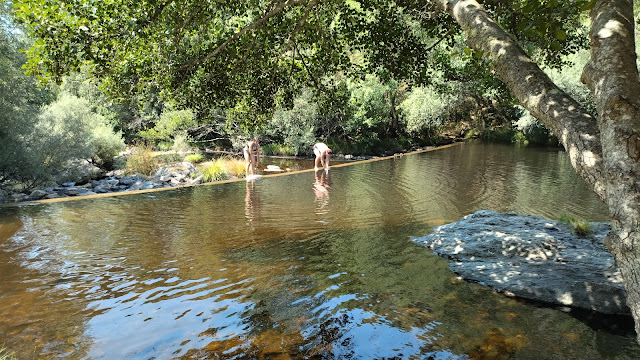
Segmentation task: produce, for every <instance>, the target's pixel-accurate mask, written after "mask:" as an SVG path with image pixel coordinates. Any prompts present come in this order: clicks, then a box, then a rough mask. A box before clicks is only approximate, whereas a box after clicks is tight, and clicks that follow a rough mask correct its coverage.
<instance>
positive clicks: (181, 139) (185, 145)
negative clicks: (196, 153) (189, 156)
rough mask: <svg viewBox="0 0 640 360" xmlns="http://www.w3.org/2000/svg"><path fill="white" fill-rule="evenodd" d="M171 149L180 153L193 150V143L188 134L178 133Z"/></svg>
mask: <svg viewBox="0 0 640 360" xmlns="http://www.w3.org/2000/svg"><path fill="white" fill-rule="evenodd" d="M171 150H173V151H176V152H179V153H188V152H191V151H193V148H192V147H191V144H189V137H188V136H187V135H186V134H178V135H176V137H175V138H174V140H173V146H171Z"/></svg>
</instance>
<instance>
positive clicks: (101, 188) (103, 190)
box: [93, 185, 109, 194]
mask: <svg viewBox="0 0 640 360" xmlns="http://www.w3.org/2000/svg"><path fill="white" fill-rule="evenodd" d="M93 191H95V192H96V193H98V194H104V193H108V192H109V188H108V187H106V186H104V185H98V186H96V187H94V188H93Z"/></svg>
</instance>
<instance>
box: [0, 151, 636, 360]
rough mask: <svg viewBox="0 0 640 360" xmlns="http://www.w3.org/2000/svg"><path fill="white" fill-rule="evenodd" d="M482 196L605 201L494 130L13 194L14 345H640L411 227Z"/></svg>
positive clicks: (443, 348)
mask: <svg viewBox="0 0 640 360" xmlns="http://www.w3.org/2000/svg"><path fill="white" fill-rule="evenodd" d="M540 194H544V196H540ZM485 208H488V209H493V210H497V211H504V210H514V211H518V212H524V213H533V214H536V215H545V216H551V217H557V216H559V215H561V214H564V213H571V214H575V215H576V216H580V217H583V218H587V219H589V220H604V219H606V216H607V215H606V208H605V207H604V205H603V204H601V203H600V202H599V201H598V200H597V199H596V198H595V196H593V195H592V194H591V193H590V192H589V191H588V189H587V188H586V185H585V184H583V183H582V182H581V181H579V179H577V178H576V177H575V174H574V172H573V170H571V168H570V164H569V162H568V160H567V159H566V156H565V155H564V154H563V153H558V152H557V151H547V150H531V151H529V150H527V151H519V150H514V149H513V148H508V147H499V146H485V145H464V146H459V147H456V148H450V149H447V150H442V151H436V152H432V153H425V154H418V155H413V156H404V157H401V158H398V159H391V160H384V161H379V162H374V163H365V164H359V165H354V166H346V167H336V168H332V169H331V170H330V171H329V172H327V173H324V172H319V173H315V174H314V173H312V172H307V173H300V174H294V175H290V176H281V177H273V178H263V179H261V180H255V181H249V182H235V183H228V184H222V185H217V186H205V187H194V188H188V189H179V190H175V191H167V192H158V193H149V194H139V195H131V196H127V197H114V198H101V199H92V200H85V201H76V202H66V203H56V204H39V205H35V206H21V207H16V208H11V209H1V210H0V214H1V215H0V219H1V220H0V224H1V226H2V227H1V230H0V234H2V238H0V284H2V287H1V288H0V339H1V341H0V343H4V345H5V347H6V348H7V349H8V350H9V351H11V352H14V353H15V354H16V355H17V356H18V358H20V359H22V358H25V359H29V358H44V359H47V358H56V357H63V358H70V359H84V358H92V359H116V358H134V359H135V358H140V359H148V358H157V359H161V358H162V359H164V358H230V359H245V358H264V359H267V358H305V359H306V358H322V359H345V358H359V359H360V358H361V359H374V358H375V359H382V358H424V359H428V358H433V359H455V358H461V359H464V358H498V359H500V358H503V359H512V358H528V359H531V358H567V359H568V358H582V359H596V358H616V357H623V358H624V357H627V358H634V357H637V356H638V355H639V354H640V352H639V349H638V345H637V344H636V343H635V340H634V337H633V336H632V335H629V334H626V333H624V332H623V333H614V332H611V331H609V330H605V329H604V328H595V327H590V326H587V325H585V323H583V322H582V321H578V320H576V318H574V317H572V316H570V315H569V314H567V313H564V312H562V311H558V310H555V309H550V308H541V307H538V306H532V305H531V304H528V303H523V302H520V301H517V300H514V299H510V298H507V297H504V296H502V295H499V294H497V293H495V292H493V291H491V290H489V289H487V288H484V287H482V286H479V285H478V284H473V283H467V282H464V281H461V280H459V279H458V278H457V277H456V276H455V275H454V274H453V273H452V272H451V271H450V270H449V269H448V263H447V261H446V260H445V259H442V258H440V257H438V256H435V255H433V254H431V253H430V252H429V251H427V250H426V249H424V248H423V247H421V246H419V245H416V244H414V243H412V242H411V241H410V238H411V237H415V236H422V235H425V234H427V233H429V232H430V230H431V228H432V226H434V225H437V224H441V223H443V222H450V221H454V220H457V219H459V218H460V217H461V216H463V215H466V214H468V213H471V212H473V211H475V210H479V209H485Z"/></svg>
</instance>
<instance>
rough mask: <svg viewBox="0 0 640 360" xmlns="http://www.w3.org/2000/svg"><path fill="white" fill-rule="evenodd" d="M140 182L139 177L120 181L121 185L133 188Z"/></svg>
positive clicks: (127, 177)
mask: <svg viewBox="0 0 640 360" xmlns="http://www.w3.org/2000/svg"><path fill="white" fill-rule="evenodd" d="M138 181H140V177H139V176H137V175H134V176H126V177H123V178H121V179H119V180H118V184H119V185H124V186H131V185H133V184H135V183H136V182H138Z"/></svg>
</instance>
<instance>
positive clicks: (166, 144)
mask: <svg viewBox="0 0 640 360" xmlns="http://www.w3.org/2000/svg"><path fill="white" fill-rule="evenodd" d="M172 146H173V142H171V141H160V142H158V144H157V145H156V148H157V149H158V150H159V151H169V150H171V147H172Z"/></svg>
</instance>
